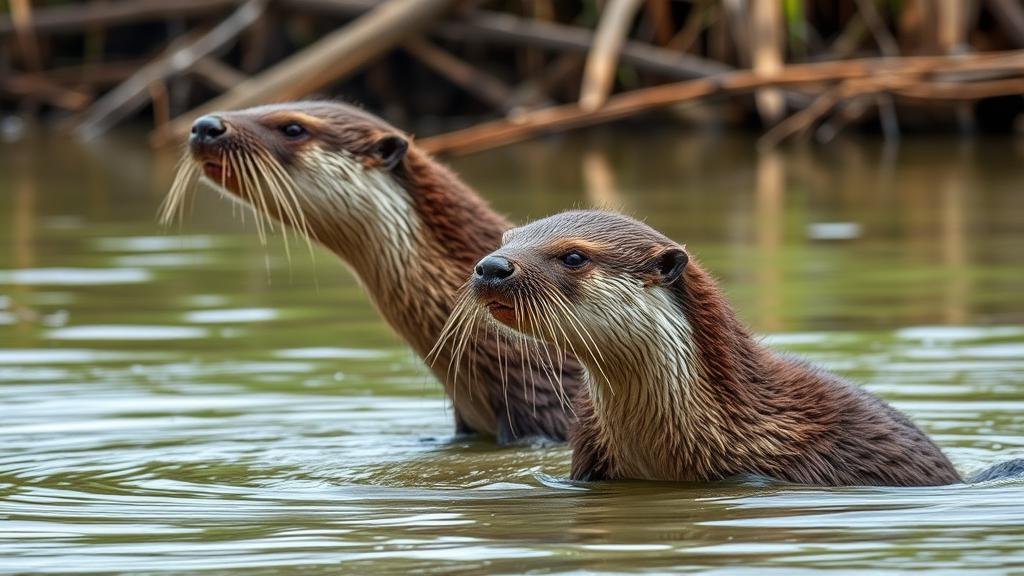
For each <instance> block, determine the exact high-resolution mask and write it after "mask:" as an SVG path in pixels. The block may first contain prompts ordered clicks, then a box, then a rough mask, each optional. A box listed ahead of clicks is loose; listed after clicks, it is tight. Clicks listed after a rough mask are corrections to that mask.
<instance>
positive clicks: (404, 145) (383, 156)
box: [373, 134, 409, 170]
mask: <svg viewBox="0 0 1024 576" xmlns="http://www.w3.org/2000/svg"><path fill="white" fill-rule="evenodd" d="M408 149H409V142H407V141H406V140H405V138H402V137H401V136H397V135H395V134H388V135H386V136H381V138H380V139H379V140H377V142H376V143H375V144H374V145H373V155H374V156H375V157H376V158H377V160H378V161H380V165H381V166H382V167H384V169H385V170H394V169H395V166H398V165H399V164H401V163H402V158H405V152H406V150H408Z"/></svg>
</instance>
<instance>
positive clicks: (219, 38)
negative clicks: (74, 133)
mask: <svg viewBox="0 0 1024 576" xmlns="http://www.w3.org/2000/svg"><path fill="white" fill-rule="evenodd" d="M266 4H267V0H249V1H248V2H246V3H245V4H243V5H242V6H241V7H240V8H239V9H238V10H236V11H235V12H234V13H233V14H231V16H229V17H227V18H226V19H224V21H222V22H221V23H220V24H218V25H217V26H216V27H214V28H213V29H212V30H210V31H209V32H207V33H206V34H203V35H202V36H200V37H199V38H197V39H195V40H192V39H191V38H188V41H185V42H182V43H181V44H182V45H180V47H178V46H175V47H174V48H172V49H171V50H169V51H168V53H167V54H165V55H163V56H161V57H160V58H157V59H156V60H154V61H153V62H151V63H149V64H147V65H146V66H144V67H143V68H142V69H140V70H139V71H138V72H136V73H135V74H133V75H132V77H131V78H128V79H127V80H125V81H124V82H122V83H121V84H120V85H118V86H117V87H116V88H114V89H113V90H111V91H110V92H108V93H107V94H106V95H105V96H103V98H101V99H100V100H99V101H97V102H96V103H95V104H94V105H93V107H92V109H91V110H89V112H88V114H87V115H86V117H85V119H84V120H83V121H82V122H81V123H80V124H79V126H78V132H79V134H81V135H82V136H84V137H86V138H90V137H94V136H97V135H99V134H102V133H103V132H106V131H107V130H109V129H110V128H111V127H112V126H114V125H115V124H116V123H117V122H119V121H120V120H122V119H123V118H125V117H126V116H128V115H129V114H131V113H132V112H135V111H136V110H138V109H139V108H140V107H142V106H143V105H144V104H145V103H146V101H147V99H148V94H149V93H150V87H151V86H153V85H154V84H155V83H157V82H163V81H164V80H165V79H167V78H168V77H170V76H172V75H175V74H180V73H182V72H186V71H188V70H190V69H191V68H192V66H194V65H195V63H196V62H198V61H199V60H201V59H203V58H205V57H207V56H210V55H212V54H216V53H217V52H219V51H221V50H224V49H226V48H228V47H230V46H231V44H232V43H233V42H234V40H235V39H236V38H237V37H238V35H239V34H240V33H241V32H242V31H244V30H245V29H246V28H248V27H249V26H250V25H251V24H252V23H253V22H255V21H256V19H257V18H259V16H260V14H262V13H263V10H264V8H265V7H266ZM176 44H177V43H176Z"/></svg>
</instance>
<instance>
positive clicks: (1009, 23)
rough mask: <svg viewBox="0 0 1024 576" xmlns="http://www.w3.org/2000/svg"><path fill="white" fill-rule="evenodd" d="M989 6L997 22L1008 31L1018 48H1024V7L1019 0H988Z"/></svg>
mask: <svg viewBox="0 0 1024 576" xmlns="http://www.w3.org/2000/svg"><path fill="white" fill-rule="evenodd" d="M988 8H989V10H991V11H992V13H993V14H995V16H996V22H998V23H999V25H1000V26H1001V27H1002V28H1003V30H1005V31H1006V34H1007V35H1008V36H1009V37H1010V39H1011V40H1013V42H1014V44H1016V45H1017V47H1018V48H1024V7H1022V6H1021V4H1020V1H1019V0H988Z"/></svg>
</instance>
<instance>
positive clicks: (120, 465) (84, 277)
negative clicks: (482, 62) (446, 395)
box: [0, 132, 1024, 576]
mask: <svg viewBox="0 0 1024 576" xmlns="http://www.w3.org/2000/svg"><path fill="white" fill-rule="evenodd" d="M142 142H143V141H142V139H141V135H140V138H138V139H132V138H128V139H127V140H120V141H119V140H113V141H110V142H107V143H105V144H103V146H102V147H100V148H89V149H77V148H75V145H74V144H73V143H69V142H62V148H61V149H62V150H65V149H67V154H64V153H62V154H60V155H57V156H52V155H49V156H48V155H46V151H47V150H50V149H52V146H53V143H52V142H51V141H47V140H46V139H45V138H44V139H42V140H41V141H39V142H34V143H33V142H28V143H21V144H19V145H18V146H16V147H8V148H3V149H0V172H2V173H3V174H5V178H3V179H0V198H5V199H7V201H5V202H4V201H0V221H3V222H9V223H10V224H11V225H10V226H0V243H3V244H5V245H8V246H10V247H11V249H10V250H7V251H0V422H2V425H0V439H2V440H3V445H4V447H5V449H4V450H3V451H2V452H0V516H2V517H3V518H4V522H3V523H2V525H0V556H2V557H3V558H4V561H3V562H2V563H0V572H12V573H25V572H36V573H40V572H42V573H58V572H64V573H88V572H103V573H107V572H111V571H121V572H131V571H139V572H179V573H194V572H197V571H201V570H202V571H207V572H210V573H218V572H219V573H224V574H231V573H237V572H239V571H243V570H244V571H245V572H246V573H266V574H279V573H285V572H291V571H294V572H301V573H317V572H322V573H331V574H333V573H337V572H339V571H344V572H350V573H365V572H370V571H386V572H395V573H400V572H408V571H424V572H439V573H450V572H467V573H477V572H488V573H495V572H508V573H521V572H524V571H529V570H534V571H540V572H573V571H576V572H579V571H608V572H622V571H641V570H644V571H672V572H683V571H691V572H700V573H710V574H714V573H728V574H743V573H745V572H750V573H756V574H757V575H758V576H763V575H764V574H769V573H777V574H786V575H789V574H799V573H802V572H810V571H815V572H819V571H825V572H827V571H835V572H837V573H841V572H848V571H850V570H862V571H867V572H885V573H899V572H903V571H914V570H917V571H919V570H922V569H928V570H930V571H932V572H936V573H949V574H966V573H970V574H976V573H986V572H991V573H1007V572H1013V571H1014V570H1020V569H1022V568H1024V556H1022V553H1021V549H1022V548H1021V542H1022V541H1024V529H1022V528H1021V526H1024V505H1022V504H1021V503H1020V501H1021V499H1020V498H1019V494H1020V490H1021V488H1022V487H1024V485H1022V484H1021V483H1020V482H1016V483H1005V484H999V483H996V484H991V485H984V486H956V487H944V488H928V489H862V488H844V489H818V488H814V489H812V488H805V487H798V486H784V485H774V484H770V483H767V484H766V483H764V482H758V481H755V480H752V479H746V480H743V481H736V482H727V483H721V484H715V485H701V486H686V485H665V484H657V483H613V484H600V485H586V486H580V485H573V484H571V483H568V482H567V481H565V479H564V478H565V475H566V472H567V466H568V459H569V452H568V450H567V449H566V448H565V447H558V446H545V445H524V446H518V447H515V448H512V449H507V450H496V449H495V448H494V446H493V445H491V444H489V443H486V442H482V441H478V440H474V439H466V438H453V437H452V436H451V430H452V428H451V413H450V412H449V411H448V409H447V407H446V403H445V401H444V399H443V397H442V396H441V394H440V392H439V390H438V387H437V386H436V384H435V383H433V381H432V380H431V378H430V376H429V375H428V374H427V373H426V371H425V370H424V369H423V367H422V365H421V364H420V362H419V361H418V360H417V359H416V358H415V357H413V356H412V354H411V353H410V352H409V351H408V350H407V349H406V348H405V347H403V346H402V345H401V343H400V342H399V341H398V340H397V339H396V338H395V337H394V336H393V335H392V334H391V332H390V331H389V330H388V329H387V327H386V326H384V325H383V324H382V323H381V321H380V320H379V319H378V318H377V315H376V313H375V312H374V311H373V310H372V308H371V306H370V305H369V303H368V301H367V300H366V298H365V296H364V295H363V294H362V293H361V291H360V288H359V286H358V285H357V283H356V282H355V281H354V280H353V279H352V277H351V276H350V275H348V274H347V273H346V272H345V271H344V270H343V268H342V267H340V266H338V265H336V263H335V262H334V260H333V259H332V257H331V256H329V255H327V254H324V253H318V254H317V256H316V259H315V261H314V260H311V259H310V258H309V257H308V256H306V255H303V254H301V253H299V252H297V253H296V254H295V255H294V258H293V260H292V261H291V263H289V262H288V261H287V260H286V259H285V258H284V254H283V250H282V247H281V245H280V243H279V242H278V243H273V244H272V245H271V247H270V248H269V249H267V250H264V249H263V248H261V247H260V246H259V245H258V242H257V241H256V238H255V234H254V233H253V231H252V230H246V229H245V228H244V226H243V225H242V223H241V222H239V221H237V220H233V219H232V218H231V208H230V207H229V206H228V205H226V204H225V203H223V202H222V201H221V200H220V199H219V198H217V197H215V196H214V195H213V194H203V195H201V197H200V198H199V199H198V202H197V205H196V208H195V211H194V212H193V215H192V216H191V217H190V218H189V219H188V220H187V221H186V223H185V224H184V227H183V231H184V233H182V234H178V233H176V232H173V231H172V232H169V233H168V232H164V231H161V230H160V229H158V228H157V227H156V226H155V224H154V214H155V211H156V204H157V202H158V201H159V198H160V195H161V194H162V193H163V191H164V187H165V185H166V182H167V181H168V179H169V172H170V170H171V168H172V166H173V163H174V161H175V158H174V155H173V154H170V155H168V156H166V157H162V156H160V157H157V159H156V160H153V158H152V157H150V155H149V153H148V152H147V151H146V149H145V147H144V146H143V145H142ZM34 147H35V148H34ZM42 158H45V159H46V161H45V162H44V161H41V160H40V159H42ZM1019 158H1020V149H1019V148H1017V147H1014V146H1013V145H1011V144H1009V143H1007V142H1005V141H985V140H978V141H975V142H972V143H969V144H967V145H965V146H960V145H957V144H955V143H950V142H945V141H941V140H928V141H913V140H905V141H904V143H903V146H902V148H901V149H900V150H898V151H894V150H892V149H889V150H884V149H882V148H881V147H880V146H878V145H877V144H876V143H872V142H849V141H847V142H836V143H835V144H834V145H833V146H831V147H829V148H825V149H810V148H794V149H788V150H780V151H776V152H774V153H771V154H764V155H758V154H757V153H756V152H755V150H754V145H753V142H752V141H750V140H746V139H740V138H731V137H725V136H714V135H712V136H708V137H699V138H698V137H680V135H679V134H676V133H667V132H666V133H659V132H653V133H648V134H643V135H640V136H638V135H636V134H635V133H629V132H592V133H588V134H582V135H580V136H578V137H573V138H568V139H551V140H544V141H539V142H535V143H531V144H528V145H525V146H521V147H516V148H510V149H505V150H498V151H495V152H493V153H490V154H487V155H483V156H479V157H469V158H463V159H459V160H458V161H456V162H454V164H455V168H456V169H457V170H458V171H460V172H461V173H462V174H464V175H465V176H466V178H467V180H469V181H470V182H471V183H473V184H474V185H475V186H476V187H477V188H478V189H480V190H481V191H482V192H483V193H484V194H485V195H487V196H488V197H489V198H490V199H492V200H493V201H494V203H495V205H496V206H497V207H498V208H499V209H501V210H503V211H505V212H507V213H509V214H510V215H511V216H512V217H513V218H515V219H518V220H522V219H525V218H531V217H537V216H541V215H544V214H547V213H550V212H553V211H555V210H560V209H564V208H567V207H572V206H583V205H589V204H612V205H615V206H624V207H626V209H628V210H629V211H630V212H631V213H633V214H634V215H637V216H640V217H642V218H645V219H646V220H647V221H648V222H650V223H651V224H652V225H654V226H656V227H658V228H661V229H663V230H665V231H666V232H667V233H669V234H670V235H671V236H672V237H674V238H676V239H677V240H679V241H681V242H685V243H687V245H688V247H689V248H690V250H691V251H693V252H694V253H695V254H696V255H697V256H698V257H699V258H700V259H701V260H702V261H703V262H704V263H705V264H706V265H707V267H709V268H710V269H711V270H712V271H713V272H714V273H715V274H716V275H718V276H719V277H720V278H721V280H722V282H723V284H724V286H725V288H726V290H727V292H728V294H729V297H730V298H731V300H732V302H733V303H734V304H735V305H736V307H737V308H738V309H739V311H740V313H741V315H742V316H743V317H744V318H745V319H747V320H748V321H749V322H750V323H751V324H752V325H753V326H754V328H755V329H756V330H758V331H759V332H762V333H770V335H769V336H768V341H769V342H770V343H771V344H773V345H775V346H778V347H781V348H784V349H787V350H792V351H794V352H797V353H800V354H803V355H805V356H808V357H810V358H812V359H813V360H815V361H817V362H820V363H822V364H825V365H827V366H829V367H831V368H833V369H835V370H837V371H839V372H841V373H842V374H844V375H847V376H849V377H851V378H854V379H856V380H857V381H859V382H862V383H864V385H865V386H867V387H868V388H869V389H870V390H872V391H874V392H876V393H878V394H881V395H882V396H884V397H885V398H886V399H888V400H890V401H892V402H893V403H895V404H896V405H897V406H898V407H899V408H901V409H903V410H906V411H907V412H908V413H910V414H911V415H912V416H913V417H914V419H915V420H916V421H917V422H918V423H919V424H920V425H921V426H922V427H923V428H924V429H925V430H926V431H927V432H928V433H929V434H931V435H933V437H934V438H935V440H936V441H937V442H938V443H939V444H940V445H941V446H942V447H943V448H944V449H945V450H946V451H947V452H948V453H949V455H950V457H951V459H952V460H953V461H954V463H955V464H956V465H957V466H958V468H960V469H961V470H962V471H963V472H965V473H969V472H971V471H974V470H977V469H980V468H983V467H985V466H987V465H989V464H991V463H994V462H997V461H1001V460H1004V459H1008V458H1011V457H1014V456H1016V457H1024V434H1022V432H1021V431H1022V430H1024V377H1022V374H1024V308H1022V306H1021V303H1020V297H1019V294H1020V293H1021V290H1022V289H1024V276H1022V275H1021V273H1020V271H1021V265H1022V264H1024V254H1022V253H1021V252H1020V250H1019V246H1021V245H1024V227H1022V226H1021V225H1020V223H1021V222H1024V203H1022V202H1021V197H1020V194H1019V188H1020V186H1019V182H1020V171H1021V168H1020V161H1019ZM7 175H10V176H9V177H7ZM829 223H833V224H834V223H839V224H853V225H856V226H857V228H856V231H857V233H856V234H848V233H847V234H835V233H828V234H809V233H808V232H809V230H814V226H816V225H821V224H829ZM250 224H251V223H250ZM268 266H269V274H268ZM314 276H315V278H314Z"/></svg>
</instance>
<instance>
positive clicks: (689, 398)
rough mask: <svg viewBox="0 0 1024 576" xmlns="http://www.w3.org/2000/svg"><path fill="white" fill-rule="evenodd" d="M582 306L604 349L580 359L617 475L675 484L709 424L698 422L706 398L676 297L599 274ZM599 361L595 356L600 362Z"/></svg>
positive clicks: (689, 333)
mask: <svg viewBox="0 0 1024 576" xmlns="http://www.w3.org/2000/svg"><path fill="white" fill-rule="evenodd" d="M584 285H585V286H586V288H585V292H589V293H585V294H584V295H583V296H582V297H581V299H580V300H581V301H582V302H587V303H588V304H585V305H582V306H579V307H577V314H579V315H580V318H581V320H582V324H583V325H584V327H585V328H586V329H587V331H589V332H590V333H591V335H592V336H593V338H594V340H595V344H596V345H597V346H598V348H599V350H598V351H597V354H595V355H587V354H586V353H583V354H581V355H580V357H581V359H582V361H583V363H584V365H586V368H587V374H588V378H589V380H588V382H589V385H590V393H591V397H592V399H593V404H594V416H595V418H597V424H598V426H599V427H600V437H601V438H602V443H603V444H604V445H605V447H606V449H607V450H609V451H610V452H611V454H610V455H611V457H612V461H613V462H614V466H615V471H614V472H615V474H616V475H617V476H620V477H627V478H647V479H664V480H675V479H678V470H677V469H675V467H674V466H673V463H674V462H673V461H674V460H675V459H672V458H670V459H668V460H667V459H666V458H665V455H666V454H669V455H674V454H677V452H678V451H679V449H680V448H681V447H682V446H683V445H684V443H686V442H691V441H703V440H697V438H696V437H697V436H702V435H698V434H695V432H696V430H697V429H698V428H703V427H704V426H706V425H707V424H708V423H705V422H696V421H692V419H694V418H708V417H712V416H711V415H709V414H703V413H700V414H697V413H694V411H693V410H692V408H693V406H697V405H704V406H708V405H710V404H708V402H707V400H702V399H697V400H695V396H697V395H702V394H706V393H707V389H708V386H707V383H706V381H705V377H704V373H705V370H704V368H703V366H702V365H701V361H700V356H699V355H698V353H697V350H696V347H695V344H694V341H693V338H692V328H691V326H690V323H689V322H688V321H687V319H686V317H685V316H684V315H683V312H682V311H681V310H680V309H679V307H678V306H677V305H676V304H675V302H674V301H673V298H672V295H671V294H669V292H668V291H667V290H666V289H665V288H663V287H661V286H644V285H643V283H641V282H639V281H636V280H633V279H623V278H613V277H607V276H604V277H595V278H591V279H589V281H587V282H584ZM595 356H596V358H595Z"/></svg>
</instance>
